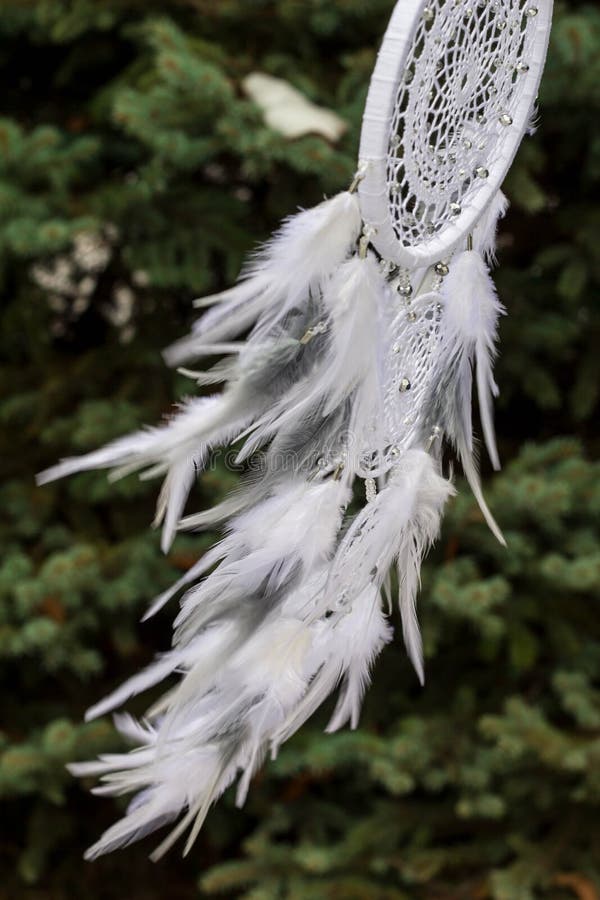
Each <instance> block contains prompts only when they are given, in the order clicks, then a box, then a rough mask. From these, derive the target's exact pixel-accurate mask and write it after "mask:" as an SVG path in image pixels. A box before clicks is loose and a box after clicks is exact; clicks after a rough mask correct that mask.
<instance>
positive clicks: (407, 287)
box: [398, 284, 413, 297]
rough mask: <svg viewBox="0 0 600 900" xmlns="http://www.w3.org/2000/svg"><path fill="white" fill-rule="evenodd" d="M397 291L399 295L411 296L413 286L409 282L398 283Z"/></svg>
mask: <svg viewBox="0 0 600 900" xmlns="http://www.w3.org/2000/svg"><path fill="white" fill-rule="evenodd" d="M398 293H399V294H400V296H401V297H412V294H413V288H412V285H411V284H399V285H398Z"/></svg>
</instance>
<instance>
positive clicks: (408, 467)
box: [328, 449, 454, 682]
mask: <svg viewBox="0 0 600 900" xmlns="http://www.w3.org/2000/svg"><path fill="white" fill-rule="evenodd" d="M453 494H454V488H453V486H452V484H451V483H450V482H449V481H447V480H446V479H445V478H443V477H442V476H441V475H440V474H439V473H438V471H437V464H436V462H435V460H434V459H433V457H432V456H431V455H430V454H429V453H426V452H425V451H424V450H418V449H415V450H408V451H407V452H406V453H405V454H404V455H403V456H402V457H401V459H400V460H399V461H398V463H397V465H396V467H395V469H394V470H393V472H392V474H391V476H390V479H389V482H388V484H387V485H386V487H384V489H383V490H382V491H380V492H379V494H378V495H377V497H376V498H375V500H374V501H373V502H372V503H369V504H367V506H366V507H365V508H364V509H363V511H362V512H361V513H359V514H358V515H357V516H356V518H355V519H354V521H353V523H352V525H351V527H350V529H349V530H348V532H347V534H346V535H345V537H344V538H343V540H342V541H341V543H340V546H339V548H338V551H337V553H336V556H335V559H334V561H333V565H332V572H331V576H330V580H329V585H328V589H329V590H330V591H333V592H334V593H338V592H340V593H342V594H343V595H346V596H350V597H351V596H355V595H356V593H360V592H361V591H363V590H366V589H367V588H368V586H369V584H371V583H374V584H375V585H376V586H377V588H378V589H381V587H382V585H383V584H384V581H385V579H386V577H387V574H388V572H389V570H390V568H391V566H392V565H393V564H394V562H396V563H397V565H398V571H399V583H400V598H399V599H400V612H401V615H402V626H403V631H404V640H405V643H406V648H407V651H408V653H409V656H410V659H411V661H412V663H413V665H414V667H415V670H416V672H417V675H418V676H419V679H420V681H421V682H423V680H424V673H423V659H422V646H421V637H420V632H419V626H418V621H417V617H416V607H415V604H416V594H417V589H418V584H419V572H420V567H421V562H422V560H423V557H424V556H425V554H426V552H427V550H428V549H429V547H430V546H431V544H432V543H433V542H434V541H435V539H436V537H437V535H438V532H439V529H440V523H441V516H442V512H443V508H444V506H445V504H446V501H447V500H448V498H449V497H451V496H452V495H453Z"/></svg>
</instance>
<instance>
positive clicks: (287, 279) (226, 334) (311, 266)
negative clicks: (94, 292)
mask: <svg viewBox="0 0 600 900" xmlns="http://www.w3.org/2000/svg"><path fill="white" fill-rule="evenodd" d="M361 224H362V223H361V214H360V209H359V205H358V199H357V197H356V195H355V194H351V193H349V192H348V191H344V192H343V193H341V194H338V195H337V196H335V197H333V198H332V199H330V200H325V201H324V202H323V203H321V204H319V206H316V207H315V208H314V209H309V210H302V211H301V212H300V213H298V214H297V215H295V216H291V217H290V218H288V219H286V221H285V222H284V223H283V226H282V227H281V229H280V231H279V232H277V234H275V235H274V237H273V238H272V239H271V240H270V241H269V242H268V243H267V244H265V245H264V247H263V248H262V249H261V250H259V251H258V253H257V254H256V255H255V257H254V258H253V259H252V260H251V261H250V263H249V264H248V266H247V267H246V269H245V271H244V272H243V274H242V279H241V281H240V283H239V284H238V285H237V286H236V287H234V288H232V289H231V290H228V291H225V292H224V293H222V294H217V295H216V296H215V297H212V298H208V300H207V301H206V302H211V303H214V304H216V306H215V308H214V309H213V310H211V311H210V312H208V313H206V314H205V315H204V316H203V317H202V318H201V319H200V320H199V322H198V323H197V324H196V325H195V327H194V330H193V332H192V334H191V335H190V336H189V337H187V338H184V339H183V340H182V341H179V342H177V343H176V344H174V345H173V346H172V347H170V348H169V349H168V350H166V351H165V358H166V360H167V362H168V363H169V365H179V364H180V363H181V362H184V361H186V360H189V359H193V358H194V357H196V356H197V355H198V354H199V353H201V352H202V348H203V346H204V344H207V343H209V344H210V343H214V342H215V341H223V340H229V339H230V338H232V337H235V336H236V335H239V334H242V333H243V332H245V331H247V330H248V328H250V327H251V326H252V325H254V323H255V322H257V323H258V324H257V326H256V328H255V335H256V336H260V335H263V334H264V333H265V331H268V330H269V329H271V328H273V327H274V325H275V324H276V323H277V322H278V321H279V320H280V319H281V318H282V317H283V316H284V315H285V314H286V313H287V312H288V311H289V310H290V309H292V308H293V307H295V306H298V305H300V306H301V305H303V304H304V303H305V302H306V300H307V298H308V296H309V295H310V294H315V295H318V294H319V293H320V290H321V288H322V286H323V285H324V284H325V283H326V282H327V280H328V278H329V277H330V275H331V273H332V272H334V271H335V269H336V268H337V266H338V265H339V264H340V263H341V262H343V260H344V259H345V258H346V256H347V255H348V253H349V252H350V251H351V249H352V248H353V247H354V245H355V244H356V241H357V239H358V236H359V233H360V229H361ZM203 305H204V301H203Z"/></svg>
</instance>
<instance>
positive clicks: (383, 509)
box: [41, 0, 551, 858]
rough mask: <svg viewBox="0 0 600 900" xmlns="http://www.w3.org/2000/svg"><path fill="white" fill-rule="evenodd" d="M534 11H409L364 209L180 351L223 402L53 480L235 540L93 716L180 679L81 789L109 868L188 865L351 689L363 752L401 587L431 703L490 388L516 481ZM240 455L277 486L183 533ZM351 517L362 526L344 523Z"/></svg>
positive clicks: (346, 206) (370, 137) (377, 124)
mask: <svg viewBox="0 0 600 900" xmlns="http://www.w3.org/2000/svg"><path fill="white" fill-rule="evenodd" d="M533 2H534V3H536V4H537V5H533V4H532V0H473V2H470V0H428V2H427V4H426V3H425V2H424V0H401V2H400V3H398V5H397V7H396V9H395V11H394V14H393V16H392V20H391V23H390V26H389V29H388V32H387V34H386V36H385V39H384V43H383V46H382V49H381V52H380V54H379V58H378V61H377V66H376V68H375V73H374V76H373V80H372V84H371V89H370V92H369V97H368V101H367V107H366V112H365V117H364V127H363V136H362V142H361V150H360V164H359V168H358V171H357V174H356V178H355V181H354V183H353V185H352V186H351V188H350V190H349V191H348V192H345V193H342V194H340V195H338V196H336V197H334V198H332V199H331V200H327V201H325V202H324V203H322V204H321V205H320V206H318V207H317V208H316V209H313V210H307V211H303V212H300V213H299V214H298V215H296V216H294V217H292V218H290V219H288V220H287V221H286V222H285V223H284V224H283V227H282V228H281V230H280V231H279V232H278V233H277V234H276V235H275V236H274V237H273V238H272V240H271V241H270V242H269V243H268V244H267V245H266V246H265V247H264V248H263V249H262V250H261V251H260V252H259V253H258V254H257V255H256V256H254V257H253V259H252V260H251V262H250V263H249V265H248V267H247V268H246V270H245V272H244V273H243V275H242V278H241V280H240V282H239V283H238V285H237V286H236V287H234V288H232V289H231V290H229V291H226V292H225V293H223V294H220V295H218V296H216V297H211V298H208V300H206V301H201V302H200V303H199V305H200V306H207V307H210V310H209V311H208V312H206V313H205V314H204V315H203V316H202V318H201V319H200V321H199V322H198V323H197V324H196V326H195V328H194V330H193V332H192V334H191V335H190V336H189V337H187V338H185V339H184V340H182V341H181V342H180V343H178V344H177V345H175V346H174V347H171V348H170V349H169V350H168V351H167V359H168V361H169V362H170V363H172V364H174V365H178V366H180V365H182V364H186V365H188V366H191V365H192V364H195V365H196V366H197V361H198V360H200V359H202V358H207V357H211V356H213V357H218V358H219V359H220V361H218V362H217V363H216V364H213V365H212V366H210V367H209V368H208V369H207V370H206V371H201V372H200V371H198V372H196V371H189V370H186V371H187V372H188V374H190V376H191V377H193V378H194V379H195V381H196V382H197V384H198V385H200V386H202V387H205V386H207V385H217V384H222V385H224V388H223V389H222V390H221V391H220V392H219V393H215V394H214V395H212V396H204V395H203V396H200V397H198V398H196V399H192V400H188V401H187V402H185V403H184V404H183V405H182V407H181V408H180V410H179V411H178V413H177V414H176V415H175V416H174V417H173V418H172V419H171V420H169V421H168V422H166V423H165V424H163V425H160V426H159V427H156V428H152V429H147V430H144V431H141V432H139V433H137V434H134V435H131V436H129V437H125V438H123V439H121V440H118V441H116V442H114V443H112V444H109V445H108V446H107V447H105V448H104V449H101V450H99V451H97V452H95V453H91V454H89V455H88V456H84V457H82V458H79V459H70V460H66V461H64V462H62V463H61V464H60V465H58V466H57V467H55V468H53V469H51V470H50V471H48V472H46V473H44V474H43V475H42V476H41V480H42V481H48V480H50V479H53V478H58V477H61V476H64V475H67V474H69V473H73V472H80V471H83V470H86V469H92V468H111V469H113V474H114V475H115V476H116V477H118V476H121V475H125V474H128V473H131V472H136V471H137V472H141V473H143V476H144V477H151V476H162V477H163V483H162V489H161V491H160V497H159V500H158V508H157V514H156V523H157V524H162V529H163V532H162V544H163V548H164V549H165V550H167V549H168V547H169V546H170V544H171V541H172V539H173V536H174V534H175V532H176V530H177V529H178V528H183V529H188V530H194V531H195V530H200V529H205V528H214V527H215V526H222V527H223V529H224V536H223V538H222V539H221V540H220V541H219V542H218V543H217V544H216V546H215V547H214V548H213V549H212V550H210V551H209V552H207V553H205V554H204V556H202V557H201V559H200V560H199V561H198V562H197V563H196V565H194V566H193V567H192V568H191V569H190V571H189V572H187V574H186V575H185V576H184V577H183V578H182V579H181V580H180V581H179V582H178V583H177V584H175V585H173V587H172V589H171V590H169V591H168V592H167V593H165V594H163V595H162V596H160V597H159V598H158V599H157V600H156V601H155V602H154V604H153V605H152V607H151V609H150V611H149V613H148V615H152V614H153V613H155V612H156V611H157V610H158V609H160V608H161V607H162V606H163V605H164V604H165V603H167V602H168V601H169V600H170V599H171V598H172V597H174V596H176V595H177V594H178V593H179V592H181V594H182V599H181V601H180V609H179V612H178V614H177V617H176V619H175V632H174V639H173V646H172V649H171V650H170V651H169V652H167V653H165V654H164V655H162V656H160V657H159V658H158V659H157V661H156V662H155V663H154V664H153V665H151V666H150V667H149V668H148V669H147V670H146V671H144V672H142V673H141V674H139V675H136V676H135V677H134V678H132V679H131V680H130V681H128V682H127V683H126V684H124V685H123V686H122V687H121V688H120V689H118V690H117V691H115V693H114V694H112V695H111V696H110V697H108V698H107V699H106V700H104V701H103V702H101V703H99V704H98V705H97V706H96V707H94V708H93V709H91V710H90V711H89V714H88V716H89V718H94V717H95V716H99V715H102V714H104V713H106V712H109V711H110V710H113V709H114V708H116V707H118V706H120V705H121V704H122V703H124V702H125V701H127V700H128V698H130V697H132V696H133V695H136V694H139V693H140V692H142V691H144V690H146V689H147V688H150V687H153V686H155V685H157V684H158V683H159V682H161V681H162V680H163V679H165V678H166V677H168V676H170V675H173V674H177V675H179V681H178V683H177V684H176V686H175V687H173V688H171V689H170V690H169V691H168V692H167V693H166V694H165V695H164V696H163V697H162V699H160V700H159V701H158V703H156V704H155V705H154V706H153V707H152V708H151V709H150V710H149V711H148V713H147V714H146V716H145V717H144V718H143V719H142V720H141V721H136V720H134V719H133V718H132V717H130V716H128V715H122V714H121V715H118V716H117V717H116V722H117V725H118V727H119V730H120V731H121V732H122V733H123V735H124V736H125V737H126V738H128V739H130V740H131V741H132V742H134V744H136V745H137V748H136V749H134V750H132V751H131V752H130V753H128V754H118V755H112V756H105V757H102V758H101V759H100V760H99V761H97V762H91V763H83V764H77V765H74V766H72V770H73V772H74V773H75V774H77V775H81V776H84V775H85V776H90V775H94V776H100V778H101V786H100V787H99V788H97V789H96V792H97V793H100V794H116V795H120V794H126V793H130V792H134V793H135V797H134V799H133V801H132V802H131V804H130V806H129V808H128V810H127V813H126V815H125V817H124V818H123V819H122V820H121V821H120V822H118V823H117V824H116V825H114V826H113V827H112V828H110V829H109V830H108V831H107V832H106V834H105V835H104V836H103V837H102V838H101V839H100V841H99V842H98V843H97V844H96V845H95V846H94V847H92V848H91V849H90V851H89V853H88V856H89V857H90V858H93V857H96V856H98V855H99V854H102V853H106V852H108V851H110V850H113V849H114V848H116V847H120V846H123V845H125V844H128V843H130V842H131V841H134V840H136V839H138V838H140V837H142V836H143V835H145V834H147V833H149V832H151V831H153V830H155V829H157V828H158V827H160V826H163V825H165V824H168V823H175V824H174V827H173V829H172V830H171V831H170V833H169V834H168V836H167V838H166V839H165V840H164V841H163V843H162V844H161V845H160V846H159V847H158V849H157V850H156V851H155V853H154V858H158V857H160V856H161V854H162V853H164V852H165V851H166V850H167V849H168V848H169V847H170V846H171V845H172V844H173V843H174V842H175V841H176V839H177V838H178V837H179V836H180V835H182V834H184V833H185V832H188V837H187V844H186V851H187V850H189V848H190V847H191V845H192V843H193V842H194V840H195V838H196V836H197V834H198V832H199V830H200V828H201V826H202V823H203V821H204V819H205V817H206V814H207V812H208V810H209V808H210V806H211V804H212V803H213V801H214V800H215V799H216V798H217V797H219V796H220V795H221V794H222V793H223V791H224V790H225V789H226V788H227V787H228V786H229V785H230V784H231V783H232V782H234V781H235V780H236V779H237V800H238V803H239V804H242V803H243V802H244V799H245V797H246V794H247V791H248V787H249V783H250V780H251V778H252V776H253V774H254V773H255V771H256V770H257V768H258V767H259V766H260V765H261V763H262V762H263V760H264V758H265V756H266V754H267V753H269V752H270V753H271V754H276V753H277V750H278V748H279V746H280V745H281V744H282V743H283V742H284V741H285V740H287V738H289V737H290V736H291V735H292V734H293V733H294V732H295V731H297V729H298V728H300V726H301V725H302V724H303V723H304V722H305V721H306V720H307V719H308V718H309V716H310V715H311V714H312V713H313V712H314V711H315V710H316V709H317V707H318V706H319V705H320V704H321V703H322V702H323V701H324V700H325V699H326V698H327V697H328V696H329V694H330V693H331V692H332V691H334V690H336V689H338V690H339V698H338V702H337V706H336V707H335V710H334V713H333V716H332V718H331V721H330V723H329V728H328V730H329V731H335V730H336V729H339V728H341V727H342V726H344V725H345V724H346V723H350V725H351V726H352V727H356V725H357V722H358V718H359V711H360V706H361V700H362V697H363V693H364V690H365V687H366V685H367V682H368V680H369V670H370V667H371V664H372V662H373V660H374V659H375V658H376V656H377V655H378V653H379V652H380V651H381V649H382V647H383V646H384V645H385V644H386V643H387V642H388V641H389V640H390V639H391V634H392V633H391V628H390V626H389V624H388V619H387V612H388V609H389V604H390V603H391V602H392V601H391V598H390V591H391V585H392V583H395V582H397V583H398V591H399V605H400V612H401V618H402V628H403V632H404V640H405V643H406V647H407V650H408V654H409V656H410V658H411V660H412V662H413V665H414V667H415V669H416V672H417V675H418V677H419V679H420V680H421V681H422V680H423V658H422V647H421V638H420V633H419V626H418V622H417V615H416V594H417V588H418V583H419V571H420V566H421V561H422V559H423V556H424V554H425V553H426V551H427V549H428V547H429V546H430V545H431V543H432V542H433V541H434V540H435V538H436V536H437V534H438V531H439V527H440V520H441V516H442V511H443V509H444V505H445V503H446V501H447V500H448V498H449V497H450V496H451V495H452V494H453V493H454V488H453V486H452V484H451V482H450V481H449V480H447V478H445V477H444V475H443V474H442V465H441V461H442V453H443V449H444V447H445V446H448V447H449V448H451V450H453V452H454V454H455V455H456V456H457V457H458V458H459V460H460V463H461V465H462V468H463V470H464V473H465V475H466V477H467V479H468V482H469V484H470V486H471V489H472V491H473V493H474V495H475V497H476V498H477V502H478V503H479V506H480V507H481V510H482V513H483V516H484V517H485V519H486V520H487V523H488V525H489V526H490V528H491V529H492V531H493V532H494V534H495V535H496V537H497V538H498V540H500V541H502V535H501V532H500V530H499V528H498V526H497V524H496V523H495V521H494V519H493V518H492V514H491V512H490V511H489V509H488V507H487V506H486V503H485V500H484V497H483V494H482V491H481V487H480V482H479V477H478V471H477V464H476V460H475V453H474V441H473V427H472V414H471V406H472V401H471V394H472V390H473V386H474V383H475V385H476V393H477V396H478V403H479V411H480V418H481V422H482V429H483V436H484V439H485V444H486V447H487V450H488V453H489V456H490V459H491V461H492V463H493V465H494V467H496V468H497V467H498V466H499V461H498V453H497V450H496V443H495V439H494V428H493V421H492V398H493V396H494V395H495V394H496V393H497V387H496V384H495V382H494V376H493V371H492V369H493V360H494V353H495V349H494V348H495V341H496V331H497V323H498V317H499V316H500V315H501V314H502V313H503V312H504V310H503V308H502V306H501V304H500V303H499V301H498V298H497V296H496V292H495V290H494V286H493V284H492V281H491V278H490V275H489V271H488V264H489V263H490V261H491V260H492V259H493V256H494V244H495V232H496V225H497V221H498V218H499V217H501V216H502V215H503V214H504V212H505V210H506V206H507V203H506V200H505V198H504V196H503V195H502V193H501V192H500V185H501V182H502V180H503V178H504V176H505V174H506V172H507V170H508V168H509V166H510V164H511V162H512V159H513V157H514V154H515V152H516V150H517V148H518V146H519V143H520V141H521V139H522V136H523V134H524V133H525V131H526V130H527V129H528V128H529V127H530V123H531V116H532V113H533V108H534V102H535V97H536V93H537V89H538V85H539V80H540V77H541V72H542V68H543V63H544V58H545V54H546V48H547V42H548V34H549V29H550V20H551V0H533ZM244 335H247V337H246V338H245V339H242V337H243V336H244ZM223 444H235V447H236V448H237V459H238V461H239V462H242V461H244V460H250V459H251V458H252V460H253V461H254V463H256V460H257V459H258V460H260V465H259V466H257V465H256V464H253V466H252V467H250V468H251V470H252V472H253V474H252V476H251V477H250V476H247V477H246V478H244V479H242V483H241V485H240V488H239V490H237V491H236V492H234V493H233V494H232V495H231V496H230V497H229V498H228V499H226V500H225V501H224V502H223V503H221V504H219V505H218V506H216V507H215V508H214V509H211V510H209V511H207V512H201V513H199V514H197V515H191V516H188V517H187V518H183V519H182V515H183V512H184V506H185V503H186V499H187V495H188V492H189V490H190V487H191V485H192V483H193V481H194V479H195V478H196V475H197V473H198V472H199V471H201V470H202V468H203V465H204V464H205V462H206V460H207V459H208V457H209V455H210V453H211V451H212V450H213V449H214V448H215V447H218V446H220V445H223ZM353 495H354V496H356V495H360V496H361V498H362V503H361V507H360V508H359V510H358V512H356V514H355V515H354V516H353V517H351V516H349V515H348V513H347V508H348V506H349V504H350V500H351V497H352V496H353ZM394 570H395V572H396V574H397V578H395V579H392V578H391V573H392V572H393V571H394Z"/></svg>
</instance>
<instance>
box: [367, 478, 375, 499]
mask: <svg viewBox="0 0 600 900" xmlns="http://www.w3.org/2000/svg"><path fill="white" fill-rule="evenodd" d="M365 496H366V501H367V503H373V502H374V501H375V500H376V499H377V484H376V482H375V479H374V478H365Z"/></svg>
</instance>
